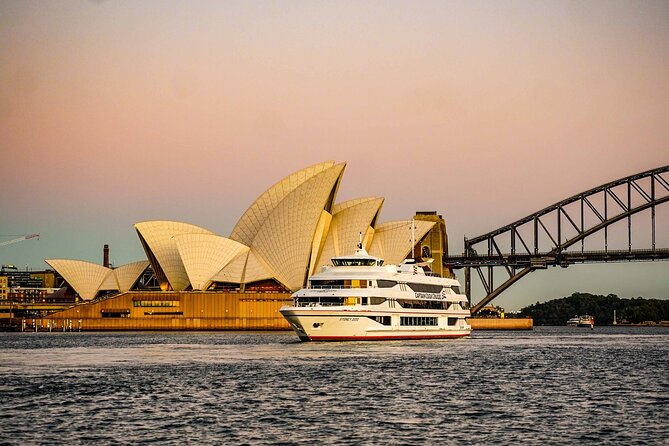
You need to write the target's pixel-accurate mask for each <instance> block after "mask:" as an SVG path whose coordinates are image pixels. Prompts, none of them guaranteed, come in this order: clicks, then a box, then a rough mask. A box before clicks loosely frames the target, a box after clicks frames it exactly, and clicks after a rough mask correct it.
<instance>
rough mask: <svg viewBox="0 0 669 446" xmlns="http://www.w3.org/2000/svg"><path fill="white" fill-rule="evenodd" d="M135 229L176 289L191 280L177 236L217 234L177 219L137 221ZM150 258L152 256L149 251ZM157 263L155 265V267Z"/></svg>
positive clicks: (185, 286) (184, 287)
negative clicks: (178, 247) (179, 248)
mask: <svg viewBox="0 0 669 446" xmlns="http://www.w3.org/2000/svg"><path fill="white" fill-rule="evenodd" d="M134 226H135V229H137V232H138V233H139V235H140V236H141V237H142V239H143V240H144V241H145V242H146V245H147V246H148V249H149V250H150V251H151V254H153V257H155V259H156V261H157V262H158V264H159V267H160V269H161V270H162V272H163V273H164V274H165V277H166V278H167V281H168V282H169V284H170V285H171V287H172V289H173V290H174V291H183V290H185V289H186V288H188V285H189V284H190V280H189V279H188V273H187V272H186V267H185V266H184V264H183V261H182V260H181V255H180V253H179V250H178V249H177V244H176V241H175V237H176V236H179V235H184V234H210V235H216V234H214V233H213V232H211V231H209V230H208V229H204V228H201V227H199V226H195V225H191V224H188V223H181V222H177V221H168V220H155V221H145V222H141V223H136V224H135V225H134ZM147 256H148V257H149V259H150V258H151V256H150V255H149V253H147ZM155 267H156V265H154V268H155Z"/></svg>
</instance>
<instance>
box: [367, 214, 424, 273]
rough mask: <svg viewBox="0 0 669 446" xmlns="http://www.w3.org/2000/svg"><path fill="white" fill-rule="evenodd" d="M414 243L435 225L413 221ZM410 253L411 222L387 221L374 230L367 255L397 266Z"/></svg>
mask: <svg viewBox="0 0 669 446" xmlns="http://www.w3.org/2000/svg"><path fill="white" fill-rule="evenodd" d="M414 222H415V225H416V226H415V227H416V229H415V233H416V243H418V242H419V241H420V239H422V238H423V237H425V234H427V233H428V232H429V231H430V229H432V227H433V226H434V225H435V222H433V221H422V220H415V221H414ZM410 253H411V220H399V221H389V222H386V223H382V224H380V225H378V226H377V227H376V228H375V231H374V238H373V240H372V244H371V246H370V248H369V254H370V255H372V256H375V257H381V258H382V259H384V261H385V262H386V263H388V264H394V265H397V264H399V263H401V262H402V261H403V260H404V259H406V258H407V256H408V255H409V254H410Z"/></svg>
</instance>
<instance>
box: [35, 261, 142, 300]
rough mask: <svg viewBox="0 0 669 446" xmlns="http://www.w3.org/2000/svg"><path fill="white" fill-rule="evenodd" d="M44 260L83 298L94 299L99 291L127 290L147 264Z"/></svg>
mask: <svg viewBox="0 0 669 446" xmlns="http://www.w3.org/2000/svg"><path fill="white" fill-rule="evenodd" d="M45 262H46V263H48V264H49V265H51V267H52V268H53V269H55V270H56V271H58V274H60V275H61V276H63V278H64V279H65V280H66V281H67V283H69V284H70V286H71V287H72V288H74V291H76V292H77V294H79V296H80V297H81V298H82V299H85V300H90V299H94V298H95V296H96V295H97V294H98V292H100V291H112V290H118V291H120V292H122V293H123V292H126V291H129V290H130V288H131V287H132V286H133V285H134V284H135V282H137V279H138V278H139V276H140V275H141V274H142V273H143V272H144V270H145V269H146V268H147V267H148V266H149V262H148V261H147V260H140V261H139V262H133V263H128V264H126V265H123V266H120V267H118V268H116V269H111V268H105V267H104V266H102V265H98V264H97V263H92V262H85V261H83V260H69V259H47V260H45Z"/></svg>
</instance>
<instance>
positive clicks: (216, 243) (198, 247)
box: [174, 234, 249, 290]
mask: <svg viewBox="0 0 669 446" xmlns="http://www.w3.org/2000/svg"><path fill="white" fill-rule="evenodd" d="M174 240H175V242H176V247H177V251H178V252H179V255H180V256H181V261H182V263H183V265H184V268H185V269H186V273H187V275H188V279H189V280H190V284H191V286H192V288H193V289H194V290H206V289H207V288H209V285H211V278H212V277H213V276H214V275H215V274H216V273H218V272H219V271H220V270H221V268H223V267H224V266H225V265H227V264H228V263H229V262H230V261H231V260H232V259H234V258H235V257H236V256H237V255H239V254H241V253H242V252H247V251H248V250H249V247H248V246H246V245H243V244H241V243H239V242H236V241H234V240H231V239H229V238H225V237H221V236H219V235H213V234H182V235H176V236H174Z"/></svg>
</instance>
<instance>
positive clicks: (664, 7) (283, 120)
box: [0, 0, 669, 309]
mask: <svg viewBox="0 0 669 446" xmlns="http://www.w3.org/2000/svg"><path fill="white" fill-rule="evenodd" d="M0 154H1V158H0V159H1V166H2V172H1V173H0V236H2V237H1V238H0V241H4V240H8V239H10V238H11V237H9V236H11V235H13V234H29V233H33V232H36V233H40V235H41V237H40V240H39V241H35V240H31V241H25V242H21V243H17V244H14V245H11V246H6V247H2V248H0V262H2V263H3V264H7V263H13V264H16V265H17V266H19V267H21V268H24V267H25V266H26V265H29V266H30V267H32V268H45V267H46V266H47V265H46V264H45V263H44V262H43V260H44V259H45V258H78V259H83V260H90V261H95V262H101V258H102V245H103V244H104V243H108V244H110V246H111V259H112V261H113V262H114V263H115V264H117V265H120V264H123V263H127V262H129V261H133V260H138V259H142V258H145V255H144V252H143V250H142V248H141V245H140V243H139V241H138V239H137V236H136V234H135V232H134V230H133V228H132V224H133V223H135V222H138V221H143V220H151V219H170V220H179V221H185V222H188V223H192V224H195V225H199V226H203V227H206V228H208V229H210V230H212V231H214V232H216V233H218V234H221V235H224V236H227V235H229V233H230V231H231V230H232V227H233V226H234V224H235V222H236V221H237V219H238V218H239V217H240V216H241V214H242V213H243V212H244V210H245V209H246V207H248V206H249V205H250V204H251V203H252V202H253V200H254V199H255V198H256V197H257V196H258V195H259V194H260V193H262V192H263V191H264V190H265V189H266V188H267V187H269V186H270V185H271V184H273V183H275V182H276V181H278V180H279V179H281V178H282V177H284V176H286V175H288V174H289V173H292V172H294V171H296V170H299V169H301V168H302V167H305V166H308V165H311V164H314V163H317V162H321V161H326V160H330V159H332V160H335V161H338V162H341V161H346V162H347V163H348V166H347V168H346V171H345V173H344V181H343V183H342V186H341V188H340V191H339V196H338V200H339V201H342V200H346V199H350V198H356V197H361V196H369V195H375V196H383V197H385V198H386V201H385V204H384V207H383V210H382V214H381V220H382V221H387V220H395V219H401V218H408V217H410V216H411V215H412V214H413V212H414V211H416V210H436V211H438V212H439V213H440V214H442V215H443V216H444V217H445V219H446V222H447V229H448V234H449V237H450V240H451V252H452V253H459V252H461V250H462V246H463V243H462V239H463V236H464V235H467V236H469V237H473V236H476V235H480V234H482V233H485V232H488V231H490V230H493V229H495V228H497V227H499V226H502V225H504V224H507V223H510V222H512V221H514V220H516V219H518V218H521V217H524V216H525V215H527V214H530V213H532V212H534V211H537V210H539V209H541V208H543V207H545V206H547V205H549V204H552V203H554V202H557V201H559V200H561V199H563V198H566V197H568V196H571V195H573V194H576V193H578V192H581V191H584V190H586V189H588V188H591V187H594V186H597V185H599V184H602V183H606V182H608V181H611V180H614V179H617V178H620V177H624V176H627V175H630V174H633V173H637V172H641V171H644V170H648V169H652V168H654V167H660V166H664V165H667V164H669V2H667V1H658V2H652V1H629V2H620V1H588V2H582V1H572V2H570V1H498V2H496V1H467V2H465V1H462V2H451V1H404V2H400V1H378V2H357V1H356V2H353V1H351V2H345V1H330V2H320V1H286V2H281V1H267V2H264V1H257V2H256V1H238V2H225V1H189V2H177V1H173V2H171V1H141V2H137V1H116V0H108V1H76V0H72V1H50V2H44V1H39V2H38V1H29V0H18V1H7V0H1V1H0ZM663 207H664V208H667V207H669V206H667V205H664V206H663ZM662 217H667V218H664V220H662ZM658 218H659V220H658V221H662V222H664V226H661V225H660V226H659V227H658V229H659V231H660V233H659V234H658V247H665V248H666V247H669V234H668V232H669V229H667V228H668V227H669V210H667V209H659V210H658ZM574 291H584V292H593V293H604V294H607V293H615V294H618V295H620V296H625V297H633V296H644V297H661V298H669V262H664V263H654V264H627V265H588V266H573V267H570V268H567V269H564V270H563V269H560V270H559V271H557V270H549V271H540V272H536V273H533V274H532V275H530V277H529V278H526V279H523V280H522V281H520V282H519V283H518V284H516V285H514V287H513V288H512V289H511V290H509V291H508V292H507V293H505V295H504V296H503V297H501V298H499V299H497V300H496V301H495V302H496V303H497V304H498V305H502V306H505V307H507V308H509V309H518V308H520V307H522V306H524V305H527V304H529V303H534V302H536V301H543V300H547V299H552V298H556V297H561V296H564V295H568V294H571V293H572V292H574ZM475 300H476V299H475Z"/></svg>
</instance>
